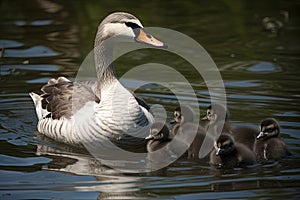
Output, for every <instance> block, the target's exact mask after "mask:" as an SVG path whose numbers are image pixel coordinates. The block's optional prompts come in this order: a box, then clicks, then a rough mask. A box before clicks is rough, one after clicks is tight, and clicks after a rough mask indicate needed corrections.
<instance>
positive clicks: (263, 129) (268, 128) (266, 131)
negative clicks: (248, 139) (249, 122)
mask: <svg viewBox="0 0 300 200" xmlns="http://www.w3.org/2000/svg"><path fill="white" fill-rule="evenodd" d="M259 128H260V133H259V134H258V136H257V137H256V139H261V138H270V137H277V136H278V135H279V132H280V127H279V124H278V122H277V120H276V119H273V118H267V119H264V120H263V121H262V122H261V124H260V127H259Z"/></svg>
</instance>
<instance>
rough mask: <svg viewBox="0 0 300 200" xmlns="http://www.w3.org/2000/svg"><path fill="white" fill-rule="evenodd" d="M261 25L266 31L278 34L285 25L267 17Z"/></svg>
mask: <svg viewBox="0 0 300 200" xmlns="http://www.w3.org/2000/svg"><path fill="white" fill-rule="evenodd" d="M261 24H262V26H263V28H264V30H265V31H270V32H271V33H275V34H277V33H278V32H279V30H280V29H281V28H282V27H283V23H282V22H281V21H279V20H277V19H275V18H273V17H265V18H263V19H262V21H261Z"/></svg>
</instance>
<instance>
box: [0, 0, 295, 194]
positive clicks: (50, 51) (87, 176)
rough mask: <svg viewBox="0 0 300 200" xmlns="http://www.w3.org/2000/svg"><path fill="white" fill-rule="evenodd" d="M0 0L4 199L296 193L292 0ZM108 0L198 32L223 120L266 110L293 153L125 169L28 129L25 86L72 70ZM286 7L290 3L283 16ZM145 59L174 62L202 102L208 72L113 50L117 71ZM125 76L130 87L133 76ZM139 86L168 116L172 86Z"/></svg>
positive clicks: (241, 120) (245, 118)
mask: <svg viewBox="0 0 300 200" xmlns="http://www.w3.org/2000/svg"><path fill="white" fill-rule="evenodd" d="M0 5H1V7H0V11H1V18H0V48H1V49H2V50H1V58H0V65H1V71H0V72H1V79H0V83H1V88H0V96H1V98H0V102H1V103H0V143H1V154H0V177H1V179H0V190H1V194H0V195H1V199H50V198H53V199H110V198H111V199H113V198H120V199H125V198H127V199H134V198H136V199H142V198H153V199H221V198H222V199H235V198H236V199H268V198H278V199H279V198H280V199H282V198H288V199H296V198H299V197H300V192H299V191H300V190H299V189H300V182H299V181H300V165H299V163H300V145H299V141H300V134H299V130H300V110H299V103H300V93H299V91H300V90H299V77H300V70H299V63H300V62H299V61H300V57H299V52H300V43H299V35H300V26H299V21H300V18H299V8H300V4H299V2H298V1H256V0H255V1H234V2H228V1H217V2H212V1H199V2H185V1H172V2H167V1H140V2H139V3H136V2H134V1H132V2H131V1H128V2H124V1H113V2H112V1H101V2H99V1H88V2H87V1H75V2H74V1H63V2H59V1H49V0H39V1H37V0H36V1H35V0H27V1H18V0H17V1H7V0H4V1H1V3H0ZM116 10H121V11H127V12H130V13H133V14H134V15H136V16H138V17H139V18H140V19H141V21H142V23H143V24H144V26H156V27H165V28H169V29H174V30H176V31H179V32H182V33H184V34H186V35H188V36H190V37H192V38H193V39H195V40H196V41H198V42H199V43H200V44H201V45H202V46H203V47H204V48H205V49H206V50H207V51H208V52H209V53H210V55H211V57H212V58H213V59H214V61H215V62H216V64H217V66H218V69H219V71H220V73H221V75H222V78H223V81H224V84H225V87H226V93H227V103H228V108H229V110H230V119H231V120H232V122H233V123H234V124H237V125H248V126H253V127H257V126H258V124H259V122H260V120H262V119H263V118H266V117H274V118H276V119H278V120H279V122H280V125H281V136H282V137H283V138H284V140H285V142H286V143H287V145H288V147H289V149H290V151H291V152H292V153H293V156H292V157H290V158H288V159H284V160H282V161H280V162H276V163H271V164H266V165H259V166H255V167H250V168H247V169H233V170H222V169H215V168H214V167H212V166H210V165H209V164H208V163H207V161H200V160H187V159H180V160H178V161H176V162H175V163H173V164H171V165H170V166H168V167H166V168H164V169H161V170H159V171H156V172H152V173H147V174H124V173H119V172H116V171H114V170H112V169H109V168H107V167H105V166H103V165H101V164H100V163H99V162H98V161H97V160H95V159H94V158H93V157H92V156H90V155H89V154H87V153H85V152H82V151H81V150H78V149H74V148H71V147H67V146H65V145H61V144H57V143H55V142H54V141H52V140H48V139H47V138H44V137H43V136H42V135H40V134H39V133H37V132H36V123H37V118H36V114H35V110H34V107H33V103H32V101H31V99H30V97H29V95H28V92H30V91H34V90H36V89H38V88H40V87H41V85H42V84H44V83H45V82H47V81H48V79H49V78H51V77H58V76H61V75H63V76H66V77H69V78H70V79H73V78H74V77H75V76H76V73H77V70H78V68H79V66H80V64H81V62H82V61H83V59H84V58H85V56H86V55H87V54H88V53H89V52H90V51H91V50H92V46H93V39H94V36H95V33H96V30H97V26H98V24H99V22H100V20H101V19H103V17H105V16H106V15H107V14H108V13H110V12H113V11H116ZM283 13H288V14H289V15H288V18H287V17H284V15H283ZM266 16H269V17H274V18H276V19H278V20H280V21H281V22H282V23H283V24H284V26H283V28H282V29H281V30H280V31H278V32H277V33H272V32H269V31H264V30H263V28H262V26H261V19H262V18H264V17H266ZM3 49H4V51H3ZM149 52H150V55H149ZM149 62H157V63H162V64H166V65H168V66H171V67H174V68H175V69H176V70H178V71H179V72H180V73H182V74H183V75H184V76H185V77H186V78H187V79H188V80H189V82H190V83H191V85H192V86H193V88H194V90H195V92H196V94H197V97H198V101H199V104H200V109H201V114H202V113H204V111H205V107H206V106H207V105H208V104H209V102H210V99H209V97H210V96H209V93H208V91H207V88H206V86H205V82H204V80H203V78H202V77H201V76H199V74H197V73H195V71H194V69H192V67H191V66H189V65H188V63H187V62H186V61H184V60H183V59H181V58H178V57H176V55H172V54H167V53H162V52H161V51H159V50H158V51H147V50H142V51H137V52H132V53H130V54H128V55H125V56H123V57H122V58H120V59H118V61H117V63H116V70H117V73H118V75H119V76H121V75H122V74H124V73H125V72H126V71H128V70H129V69H131V68H132V67H134V66H137V65H140V64H144V63H149ZM127 83H128V87H133V86H134V84H135V83H130V82H127ZM131 84H132V85H131ZM174 84H175V83H174ZM176 84H180V83H176ZM138 93H139V95H141V96H142V97H143V98H144V99H145V100H146V101H147V102H148V103H149V104H150V105H153V104H161V105H163V106H164V108H165V109H166V110H167V114H168V116H169V117H171V115H172V111H173V110H174V109H175V108H176V106H177V103H178V101H177V97H176V96H174V94H173V93H172V92H170V91H169V90H168V89H166V88H164V87H161V86H159V85H148V86H147V87H143V88H140V89H139V90H138ZM187 97H188V91H182V95H181V96H180V98H187Z"/></svg>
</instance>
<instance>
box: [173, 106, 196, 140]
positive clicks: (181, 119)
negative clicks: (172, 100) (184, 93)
mask: <svg viewBox="0 0 300 200" xmlns="http://www.w3.org/2000/svg"><path fill="white" fill-rule="evenodd" d="M194 118H195V114H194V111H193V110H192V108H191V107H189V106H185V105H183V106H181V107H180V106H179V107H177V108H176V109H175V110H174V118H173V120H172V121H171V122H170V124H171V125H172V127H171V129H172V130H171V133H170V134H171V137H175V135H176V134H177V133H178V130H179V128H180V126H181V125H183V124H185V123H193V122H194Z"/></svg>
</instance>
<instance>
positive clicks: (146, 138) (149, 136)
mask: <svg viewBox="0 0 300 200" xmlns="http://www.w3.org/2000/svg"><path fill="white" fill-rule="evenodd" d="M153 138H154V137H153V136H152V135H151V134H150V135H148V136H147V137H145V140H152V139H153Z"/></svg>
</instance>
